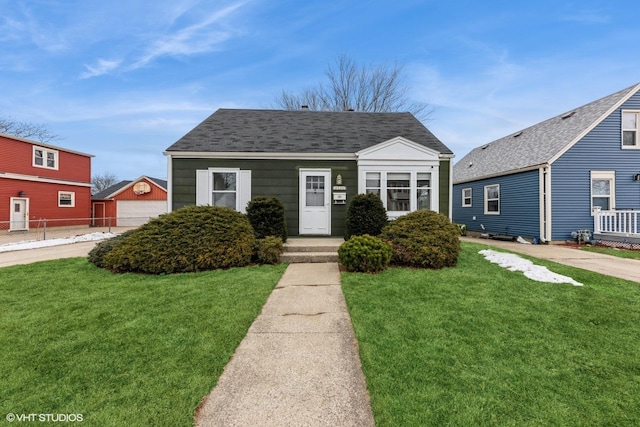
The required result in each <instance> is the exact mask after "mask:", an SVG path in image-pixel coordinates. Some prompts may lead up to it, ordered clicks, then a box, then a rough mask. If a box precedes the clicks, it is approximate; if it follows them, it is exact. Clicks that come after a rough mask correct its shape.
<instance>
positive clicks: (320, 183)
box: [300, 169, 331, 236]
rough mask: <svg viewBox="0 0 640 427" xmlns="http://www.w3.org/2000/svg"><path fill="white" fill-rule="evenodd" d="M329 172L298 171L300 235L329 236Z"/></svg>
mask: <svg viewBox="0 0 640 427" xmlns="http://www.w3.org/2000/svg"><path fill="white" fill-rule="evenodd" d="M330 200H331V170H330V169H300V234H302V235H305V234H306V235H313V234H316V235H323V236H330V235H331V203H330Z"/></svg>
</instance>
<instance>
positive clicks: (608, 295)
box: [342, 243, 640, 426]
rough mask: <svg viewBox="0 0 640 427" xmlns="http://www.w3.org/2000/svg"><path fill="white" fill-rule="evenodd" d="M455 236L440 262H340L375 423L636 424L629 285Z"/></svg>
mask: <svg viewBox="0 0 640 427" xmlns="http://www.w3.org/2000/svg"><path fill="white" fill-rule="evenodd" d="M485 248H487V246H485V245H480V244H472V243H463V251H462V253H461V256H460V260H459V265H458V266H457V267H455V268H450V269H444V270H440V271H426V270H410V269H390V270H388V271H386V272H384V273H382V274H379V275H368V274H358V273H343V275H342V283H343V290H344V293H345V297H346V299H347V304H348V306H349V311H350V314H351V318H352V322H353V324H354V329H355V332H356V336H357V338H358V344H359V347H360V355H361V359H362V365H363V370H364V373H365V376H366V378H367V386H368V388H369V392H370V394H371V401H372V406H373V411H374V416H375V419H376V424H377V425H378V426H443V425H455V426H489V425H491V426H492V425H499V426H549V425H554V426H569V425H571V426H636V425H640V284H638V283H633V282H627V281H624V280H619V279H614V278H610V277H606V276H601V275H599V274H596V273H591V272H587V271H585V270H580V269H575V268H571V267H566V266H560V265H558V264H554V263H551V262H544V261H537V263H538V264H542V265H546V266H548V267H549V268H550V269H551V270H552V271H555V272H557V273H560V274H564V275H567V276H570V277H573V278H574V279H576V280H577V281H579V282H582V283H583V284H584V286H583V287H574V286H572V285H570V284H550V283H539V282H535V281H532V280H529V279H527V278H525V277H524V275H523V274H522V273H519V272H511V271H508V270H506V269H504V268H501V267H499V266H497V265H495V264H492V263H489V262H488V261H486V260H485V259H484V258H483V257H482V256H481V255H479V254H478V253H477V252H478V251H479V250H481V249H485Z"/></svg>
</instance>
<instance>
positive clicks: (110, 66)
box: [80, 59, 121, 79]
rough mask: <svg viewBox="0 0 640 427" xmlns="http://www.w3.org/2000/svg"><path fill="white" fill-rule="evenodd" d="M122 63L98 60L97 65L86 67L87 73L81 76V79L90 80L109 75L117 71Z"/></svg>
mask: <svg viewBox="0 0 640 427" xmlns="http://www.w3.org/2000/svg"><path fill="white" fill-rule="evenodd" d="M120 63H121V61H108V60H106V59H98V62H97V64H95V65H86V64H85V68H86V69H87V71H85V72H84V73H82V74H81V75H80V78H81V79H88V78H91V77H97V76H101V75H103V74H108V73H109V72H111V71H113V70H115V69H117V68H118V67H119V66H120Z"/></svg>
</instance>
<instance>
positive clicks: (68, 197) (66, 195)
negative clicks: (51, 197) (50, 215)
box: [58, 191, 76, 208]
mask: <svg viewBox="0 0 640 427" xmlns="http://www.w3.org/2000/svg"><path fill="white" fill-rule="evenodd" d="M75 205H76V193H74V192H73V191H58V207H60V208H72V207H74V206H75Z"/></svg>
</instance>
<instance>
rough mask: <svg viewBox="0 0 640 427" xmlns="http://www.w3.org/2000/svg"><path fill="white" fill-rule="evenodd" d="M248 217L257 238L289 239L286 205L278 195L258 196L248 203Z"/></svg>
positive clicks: (284, 240)
mask: <svg viewBox="0 0 640 427" xmlns="http://www.w3.org/2000/svg"><path fill="white" fill-rule="evenodd" d="M247 217H248V218H249V222H250V223H251V226H252V227H253V230H254V232H255V234H256V239H264V238H265V237H268V236H276V237H279V238H280V239H281V240H282V241H283V242H286V241H287V224H286V222H285V219H284V205H283V204H282V202H281V201H280V200H279V199H278V198H277V197H262V196H260V197H256V198H254V199H253V200H251V201H250V202H249V203H248V204H247Z"/></svg>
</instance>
